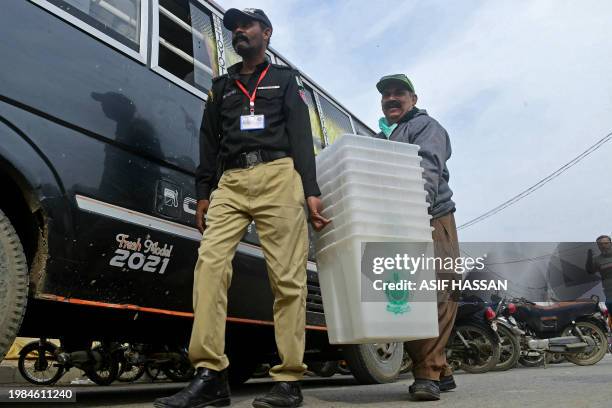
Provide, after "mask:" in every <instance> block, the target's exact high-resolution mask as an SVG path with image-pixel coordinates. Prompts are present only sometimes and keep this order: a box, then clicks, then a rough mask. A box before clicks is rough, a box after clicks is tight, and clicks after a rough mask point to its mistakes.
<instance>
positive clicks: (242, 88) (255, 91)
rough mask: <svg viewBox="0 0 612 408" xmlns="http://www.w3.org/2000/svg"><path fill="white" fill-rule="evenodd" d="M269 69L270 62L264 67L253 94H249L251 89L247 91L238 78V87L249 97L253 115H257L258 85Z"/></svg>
mask: <svg viewBox="0 0 612 408" xmlns="http://www.w3.org/2000/svg"><path fill="white" fill-rule="evenodd" d="M268 69H270V64H268V66H267V67H266V69H264V70H263V71H262V73H261V74H260V75H259V79H258V80H257V84H256V85H255V90H254V91H253V95H249V91H247V90H246V88H245V87H244V85H242V82H240V81H239V80H236V85H238V88H240V90H241V91H242V93H243V94H245V95H246V97H247V98H249V107H250V108H251V115H255V95H256V94H257V87H258V86H259V83H260V82H261V80H262V79H264V77H265V76H266V74H267V73H268Z"/></svg>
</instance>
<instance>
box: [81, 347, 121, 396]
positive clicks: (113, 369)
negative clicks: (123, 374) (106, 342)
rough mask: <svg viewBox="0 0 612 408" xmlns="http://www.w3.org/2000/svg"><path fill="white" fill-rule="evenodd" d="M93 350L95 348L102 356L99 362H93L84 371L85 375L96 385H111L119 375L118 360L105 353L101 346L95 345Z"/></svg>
mask: <svg viewBox="0 0 612 408" xmlns="http://www.w3.org/2000/svg"><path fill="white" fill-rule="evenodd" d="M93 350H97V351H98V352H100V353H101V354H102V356H103V359H102V361H101V362H100V363H97V364H95V366H94V367H91V368H89V369H87V370H86V371H85V375H87V377H88V378H89V379H90V380H91V381H93V382H94V383H96V384H98V385H103V386H106V385H111V384H112V383H113V381H115V380H116V379H117V376H118V375H119V362H118V361H117V360H115V359H114V358H113V357H112V356H111V355H110V354H109V353H106V352H105V351H104V349H103V348H102V346H95V347H94V348H93Z"/></svg>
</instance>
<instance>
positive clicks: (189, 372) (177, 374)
mask: <svg viewBox="0 0 612 408" xmlns="http://www.w3.org/2000/svg"><path fill="white" fill-rule="evenodd" d="M162 371H163V372H164V374H166V377H168V378H169V379H171V380H172V381H174V382H183V381H189V380H191V379H192V378H193V376H194V374H195V368H193V367H192V366H191V364H190V363H189V362H186V363H182V364H177V365H174V366H171V367H164V368H162Z"/></svg>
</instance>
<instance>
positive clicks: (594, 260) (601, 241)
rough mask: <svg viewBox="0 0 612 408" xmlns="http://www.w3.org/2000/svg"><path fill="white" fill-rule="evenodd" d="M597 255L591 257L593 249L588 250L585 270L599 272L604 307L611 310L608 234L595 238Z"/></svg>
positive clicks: (611, 247) (611, 264) (611, 245)
mask: <svg viewBox="0 0 612 408" xmlns="http://www.w3.org/2000/svg"><path fill="white" fill-rule="evenodd" d="M595 242H596V243H597V247H598V248H599V255H597V256H596V257H593V251H592V250H590V249H589V250H588V252H587V262H586V268H585V269H586V271H587V272H588V273H590V274H593V273H599V274H600V275H601V284H602V286H603V292H604V295H605V296H606V307H607V308H608V311H609V312H612V240H611V239H610V236H609V235H600V236H599V237H597V239H596V240H595ZM608 326H610V328H611V329H612V316H610V315H609V314H608Z"/></svg>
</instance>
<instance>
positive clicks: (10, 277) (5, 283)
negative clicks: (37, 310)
mask: <svg viewBox="0 0 612 408" xmlns="http://www.w3.org/2000/svg"><path fill="white" fill-rule="evenodd" d="M27 301H28V263H27V260H26V256H25V253H24V252H23V246H22V245H21V241H20V240H19V236H18V235H17V231H15V228H14V227H13V224H11V221H10V220H9V219H8V217H7V216H6V215H5V214H4V212H2V210H0V361H2V360H3V359H4V356H5V355H6V353H7V352H8V350H9V348H10V347H11V345H12V344H13V342H14V341H15V337H17V334H18V333H19V328H20V327H21V322H22V321H23V316H24V314H25V310H26V303H27Z"/></svg>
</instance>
